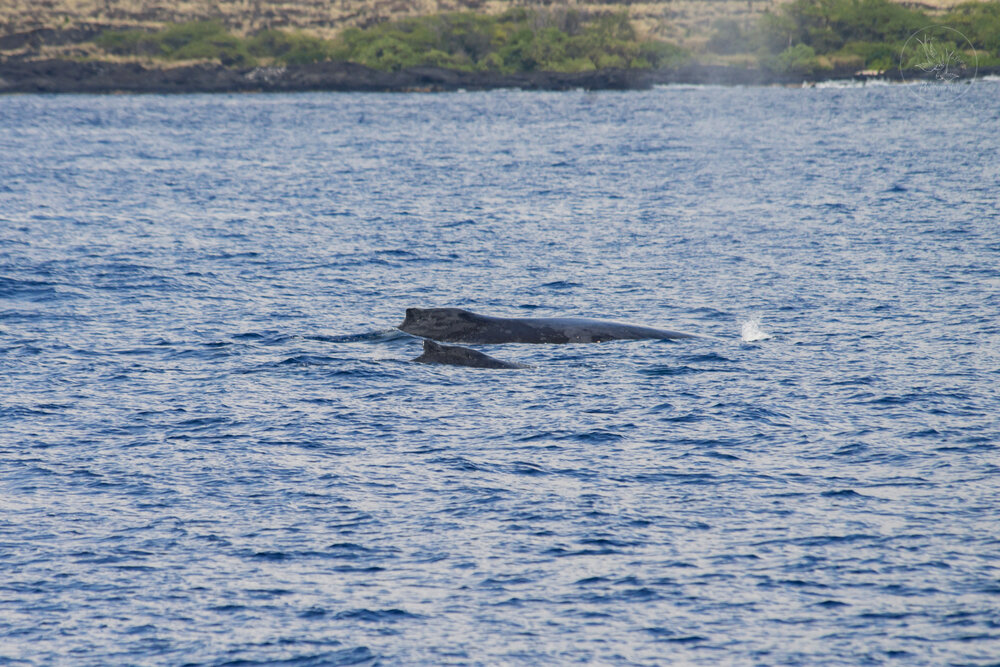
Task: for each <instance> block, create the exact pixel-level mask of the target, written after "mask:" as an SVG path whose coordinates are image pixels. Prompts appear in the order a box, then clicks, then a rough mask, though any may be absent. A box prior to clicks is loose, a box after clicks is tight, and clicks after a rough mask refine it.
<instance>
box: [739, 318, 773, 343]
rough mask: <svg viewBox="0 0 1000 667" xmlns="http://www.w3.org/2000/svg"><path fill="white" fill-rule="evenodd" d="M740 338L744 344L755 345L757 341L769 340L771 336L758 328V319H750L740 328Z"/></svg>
mask: <svg viewBox="0 0 1000 667" xmlns="http://www.w3.org/2000/svg"><path fill="white" fill-rule="evenodd" d="M740 336H741V337H742V338H743V342H744V343H756V342H757V341H761V340H767V339H768V338H771V334H769V333H767V332H766V331H764V330H762V329H761V328H760V318H759V317H751V318H750V319H749V320H747V321H746V322H744V323H743V324H742V325H741V326H740Z"/></svg>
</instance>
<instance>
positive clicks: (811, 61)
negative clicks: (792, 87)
mask: <svg viewBox="0 0 1000 667" xmlns="http://www.w3.org/2000/svg"><path fill="white" fill-rule="evenodd" d="M764 66H765V67H767V68H768V69H770V70H772V71H774V72H779V73H781V74H813V73H815V72H817V71H819V70H820V69H823V66H822V64H821V63H820V61H819V58H817V57H816V51H815V49H813V47H811V46H807V45H805V44H796V45H794V46H789V47H788V48H787V49H785V50H784V51H782V52H781V53H780V54H778V55H777V56H776V57H772V58H768V59H765V62H764Z"/></svg>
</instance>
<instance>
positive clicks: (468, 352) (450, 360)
mask: <svg viewBox="0 0 1000 667" xmlns="http://www.w3.org/2000/svg"><path fill="white" fill-rule="evenodd" d="M414 361H418V362H420V363H422V364H448V365H451V366H471V367H472V368H528V367H527V366H524V365H522V364H515V363H511V362H508V361H500V360H499V359H494V358H493V357H491V356H490V355H488V354H483V353H482V352H479V351H477V350H472V349H469V348H467V347H461V346H460V345H441V344H440V343H435V342H434V341H432V340H427V339H424V353H423V354H421V355H420V356H419V357H417V358H416V359H414Z"/></svg>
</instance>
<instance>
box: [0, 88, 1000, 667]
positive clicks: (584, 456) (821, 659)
mask: <svg viewBox="0 0 1000 667" xmlns="http://www.w3.org/2000/svg"><path fill="white" fill-rule="evenodd" d="M998 86H1000V84H998V83H996V82H989V81H979V82H976V83H975V84H973V85H971V86H970V87H969V90H968V91H967V93H966V94H964V95H962V96H961V97H960V98H958V99H957V100H956V99H949V100H947V102H948V103H947V104H939V103H937V102H938V100H936V99H934V94H935V91H934V90H933V89H932V90H922V91H918V93H919V94H915V93H914V90H912V89H910V88H909V87H906V86H882V87H872V86H868V87H858V88H854V87H845V88H812V89H784V88H716V87H668V88H661V89H656V90H652V91H648V92H628V93H611V92H608V93H586V92H568V93H529V92H518V91H499V92H487V93H467V94H462V93H459V94H438V95H362V94H358V95H353V94H305V95H268V96H259V95H243V96H224V95H216V96H177V97H158V96H105V97H88V96H27V95H26V96H6V97H0V665H52V664H60V665H112V664H122V665H126V664H127V665H258V664H259V665H265V664H267V665H274V664H279V665H355V664H357V665H376V664H378V665H413V664H427V665H497V664H523V665H539V664H569V663H595V664H610V665H665V664H691V665H717V664H741V665H750V664H760V665H820V664H822V665H882V664H906V665H945V664H950V665H985V664H997V661H998V660H1000V615H998V611H997V610H998V608H1000V515H998V510H997V508H998V507H1000V483H998V474H1000V465H998V464H1000V457H998V444H1000V390H998V386H1000V213H998V201H1000V133H998V132H997V129H998V127H1000V105H998V104H997V99H998V93H1000V87H998ZM411 306H418V307H430V306H459V307H465V308H469V309H471V310H475V311H477V312H483V313H488V314H494V315H508V316H550V315H579V316H591V317H609V318H614V319H619V320H625V321H631V322H636V323H641V324H645V325H650V326H658V327H664V328H672V329H683V330H687V331H691V332H695V333H700V334H703V335H704V337H703V338H699V339H696V340H683V341H637V342H609V343H602V344H595V345H568V346H557V345H553V346H518V345H503V346H483V347H481V348H480V349H482V350H483V351H485V352H488V353H489V354H491V355H493V356H496V357H498V358H502V359H506V360H511V361H518V362H522V363H526V364H529V365H531V366H532V368H531V369H529V370H517V371H491V370H480V369H468V368H459V367H447V366H426V365H422V364H415V363H412V362H411V361H410V359H412V358H414V357H416V356H417V355H418V354H419V353H420V341H419V340H417V339H413V338H411V337H408V336H406V335H404V334H401V333H400V332H398V331H396V330H394V329H393V327H394V326H395V325H397V324H399V323H400V322H401V321H402V318H403V313H404V310H405V309H406V308H407V307H411Z"/></svg>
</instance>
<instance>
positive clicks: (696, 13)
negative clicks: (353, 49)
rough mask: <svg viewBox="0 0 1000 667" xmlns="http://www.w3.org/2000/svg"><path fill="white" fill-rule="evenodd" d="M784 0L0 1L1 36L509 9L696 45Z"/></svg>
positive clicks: (294, 24) (329, 24) (320, 30)
mask: <svg viewBox="0 0 1000 667" xmlns="http://www.w3.org/2000/svg"><path fill="white" fill-rule="evenodd" d="M779 1H780V0H654V1H652V2H614V1H604V2H602V1H600V0H597V1H592V2H587V1H583V2H559V1H558V0H556V1H554V2H518V1H516V0H295V1H290V0H217V1H209V0H0V34H7V35H9V34H13V33H21V32H27V31H30V30H37V29H39V28H70V27H78V26H92V25H100V26H122V27H125V26H148V27H156V26H159V25H162V24H164V23H174V22H183V21H192V20H204V19H217V20H220V21H222V22H223V23H225V24H226V25H227V26H228V27H229V28H230V29H232V30H234V31H235V32H240V33H243V34H247V33H253V32H256V31H258V30H261V29H263V28H285V29H298V30H302V31H304V32H307V33H310V34H313V35H315V36H318V37H327V38H329V37H332V36H333V35H335V34H336V33H337V32H338V31H340V30H341V29H343V28H345V27H347V26H362V27H363V26H366V25H370V24H372V23H375V22H378V21H383V20H386V19H391V18H399V17H404V16H413V15H420V14H432V13H437V12H447V11H476V12H486V13H499V12H502V11H504V10H506V9H509V8H511V7H518V6H538V5H544V6H547V7H554V6H559V7H567V8H573V9H577V10H579V11H582V12H588V13H589V12H608V11H622V10H624V11H627V12H628V14H629V16H630V17H631V18H632V19H633V21H634V23H635V25H636V27H637V28H638V29H639V30H640V31H642V32H643V33H644V34H646V35H649V36H655V37H660V38H665V39H670V40H672V41H675V42H679V43H683V44H689V45H691V46H694V45H696V44H694V43H692V42H695V43H696V42H697V41H698V40H699V39H702V38H703V37H704V35H705V34H706V33H707V32H708V31H709V29H710V28H711V25H712V23H713V22H714V21H715V20H716V19H718V18H720V17H732V18H737V19H746V18H749V17H751V16H753V15H756V14H759V13H760V12H762V11H764V10H765V9H766V8H768V7H773V6H774V5H775V4H777V2H779Z"/></svg>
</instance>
